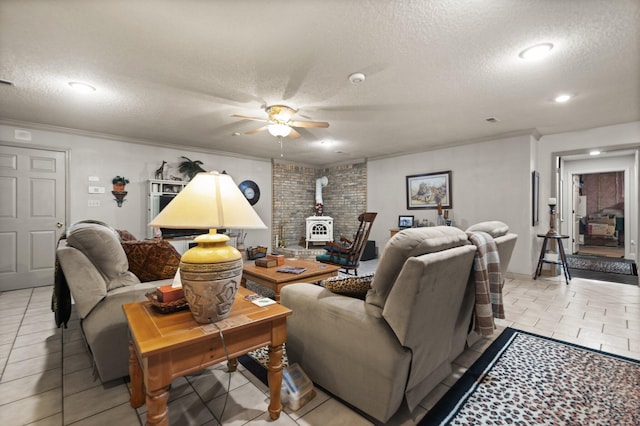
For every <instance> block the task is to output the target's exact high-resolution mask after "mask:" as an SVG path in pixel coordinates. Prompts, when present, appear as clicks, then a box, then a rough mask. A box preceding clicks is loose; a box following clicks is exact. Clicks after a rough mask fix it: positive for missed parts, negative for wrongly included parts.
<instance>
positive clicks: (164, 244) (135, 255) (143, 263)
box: [122, 239, 180, 282]
mask: <svg viewBox="0 0 640 426" xmlns="http://www.w3.org/2000/svg"><path fill="white" fill-rule="evenodd" d="M122 248H123V249H124V252H125V253H126V254H127V259H128V260H129V270H130V271H131V272H133V273H134V274H135V275H136V276H137V277H138V279H140V281H141V282H148V281H156V280H162V279H166V278H173V277H175V275H176V272H177V271H178V267H179V266H180V253H178V251H177V250H176V249H175V247H173V246H172V245H171V243H169V242H168V241H167V240H160V239H158V240H142V241H122Z"/></svg>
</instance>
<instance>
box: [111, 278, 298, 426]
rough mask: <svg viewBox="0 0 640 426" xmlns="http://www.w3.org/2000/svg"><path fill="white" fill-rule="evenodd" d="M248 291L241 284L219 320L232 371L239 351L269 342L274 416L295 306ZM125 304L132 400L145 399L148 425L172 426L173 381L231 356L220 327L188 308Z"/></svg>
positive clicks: (133, 403) (279, 408)
mask: <svg viewBox="0 0 640 426" xmlns="http://www.w3.org/2000/svg"><path fill="white" fill-rule="evenodd" d="M248 294H252V292H251V291H249V290H247V289H245V288H239V289H238V295H237V296H236V300H235V302H234V303H233V307H232V308H231V314H230V315H229V317H227V318H226V319H224V320H222V321H218V322H217V323H216V324H217V326H218V327H219V328H220V330H221V331H222V335H223V337H224V343H225V345H226V348H227V352H228V354H229V369H230V370H231V371H235V368H236V367H237V365H238V363H237V357H238V356H240V355H244V354H246V353H247V352H249V351H251V350H254V349H258V348H261V347H264V346H267V345H268V346H269V371H268V380H269V394H270V397H271V400H270V402H269V415H270V416H271V418H272V419H274V420H275V419H277V418H278V417H279V416H280V412H281V411H282V404H281V402H280V387H281V384H282V345H283V343H284V342H285V341H286V338H287V330H286V328H287V316H289V315H291V310H290V309H289V308H287V307H285V306H282V305H280V304H273V305H269V306H265V307H258V306H256V305H254V304H253V303H251V302H250V301H248V300H245V299H244V296H246V295H248ZM123 309H124V313H125V316H126V317H127V322H128V323H129V332H130V339H131V340H130V342H129V349H130V358H129V375H130V377H131V398H130V400H129V402H130V404H131V406H132V407H134V408H138V407H140V406H142V404H144V403H146V405H147V425H168V424H169V419H168V411H167V401H168V399H169V386H170V385H171V381H172V380H173V379H175V378H177V377H181V376H185V375H188V374H192V373H195V372H197V371H200V370H202V369H204V368H207V367H209V366H211V365H214V364H217V363H219V362H222V361H224V360H226V359H227V358H226V354H225V350H224V347H223V345H222V342H221V338H220V334H219V333H220V332H219V331H218V328H217V327H216V326H214V325H213V324H199V323H197V322H196V321H195V320H194V319H193V315H192V314H191V311H189V310H186V311H181V312H175V313H171V314H160V313H158V312H156V311H155V310H154V309H153V307H152V306H151V304H150V303H149V302H138V303H128V304H125V305H123ZM143 385H144V386H143ZM145 390H146V394H145Z"/></svg>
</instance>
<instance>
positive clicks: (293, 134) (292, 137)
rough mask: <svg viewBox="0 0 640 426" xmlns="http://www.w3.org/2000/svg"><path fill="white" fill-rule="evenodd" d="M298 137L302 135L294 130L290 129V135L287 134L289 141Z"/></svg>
mask: <svg viewBox="0 0 640 426" xmlns="http://www.w3.org/2000/svg"><path fill="white" fill-rule="evenodd" d="M300 136H302V135H301V134H300V133H298V132H297V131H296V129H294V128H292V129H291V133H289V137H290V138H291V139H298V138H299V137H300Z"/></svg>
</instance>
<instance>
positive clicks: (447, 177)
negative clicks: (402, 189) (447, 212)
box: [407, 171, 453, 210]
mask: <svg viewBox="0 0 640 426" xmlns="http://www.w3.org/2000/svg"><path fill="white" fill-rule="evenodd" d="M438 204H441V205H442V208H443V209H452V208H453V199H452V194H451V171H447V172H437V173H425V174H421V175H411V176H407V210H417V209H437V208H438Z"/></svg>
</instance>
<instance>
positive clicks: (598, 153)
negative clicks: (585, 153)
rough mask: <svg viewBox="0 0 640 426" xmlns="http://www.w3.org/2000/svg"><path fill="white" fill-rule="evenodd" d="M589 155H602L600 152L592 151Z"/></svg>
mask: <svg viewBox="0 0 640 426" xmlns="http://www.w3.org/2000/svg"><path fill="white" fill-rule="evenodd" d="M589 155H600V150H599V149H592V150H591V151H589Z"/></svg>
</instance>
